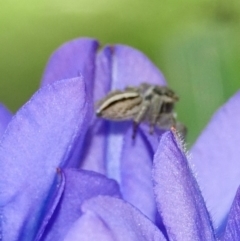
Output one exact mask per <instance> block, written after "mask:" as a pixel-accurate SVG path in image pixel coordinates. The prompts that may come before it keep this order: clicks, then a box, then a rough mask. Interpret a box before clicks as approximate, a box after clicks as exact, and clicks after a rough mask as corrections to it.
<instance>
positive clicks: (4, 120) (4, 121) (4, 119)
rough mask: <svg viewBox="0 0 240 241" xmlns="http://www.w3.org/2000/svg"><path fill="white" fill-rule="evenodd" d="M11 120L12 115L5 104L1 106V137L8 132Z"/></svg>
mask: <svg viewBox="0 0 240 241" xmlns="http://www.w3.org/2000/svg"><path fill="white" fill-rule="evenodd" d="M11 119H12V113H11V112H10V111H9V110H8V109H7V108H6V107H5V106H4V105H3V104H0V137H1V136H2V134H3V133H4V131H5V130H6V127H7V125H8V123H9V122H10V120H11Z"/></svg>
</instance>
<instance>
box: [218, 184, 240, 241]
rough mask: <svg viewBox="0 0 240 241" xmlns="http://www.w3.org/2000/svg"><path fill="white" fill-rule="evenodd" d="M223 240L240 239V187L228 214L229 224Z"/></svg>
mask: <svg viewBox="0 0 240 241" xmlns="http://www.w3.org/2000/svg"><path fill="white" fill-rule="evenodd" d="M221 240H222V241H238V240H240V188H238V191H237V194H236V196H235V198H234V202H233V204H232V207H231V210H230V212H229V215H228V220H227V226H226V229H225V233H224V236H223V238H222V239H221Z"/></svg>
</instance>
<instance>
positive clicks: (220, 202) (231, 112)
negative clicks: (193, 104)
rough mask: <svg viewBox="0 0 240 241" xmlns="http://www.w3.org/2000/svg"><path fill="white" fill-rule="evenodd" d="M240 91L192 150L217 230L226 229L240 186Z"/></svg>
mask: <svg viewBox="0 0 240 241" xmlns="http://www.w3.org/2000/svg"><path fill="white" fill-rule="evenodd" d="M239 106H240V92H238V93H237V94H236V95H235V96H233V97H232V98H231V99H230V100H229V101H228V102H227V103H226V104H225V105H224V106H223V107H221V108H220V109H219V110H218V111H217V113H216V114H215V115H214V116H213V118H212V119H211V121H210V123H209V124H208V126H207V128H206V129H205V131H204V132H203V133H202V134H201V136H200V137H199V139H198V140H197V142H196V144H195V145H194V147H193V148H192V150H191V154H192V164H193V168H194V171H195V172H196V173H197V180H198V183H199V186H200V187H201V191H202V194H203V197H204V199H205V200H206V202H207V207H208V209H209V210H210V214H211V216H212V219H213V222H214V226H215V228H219V229H218V231H219V232H221V229H223V228H224V224H225V223H224V220H225V219H226V216H227V214H228V212H229V210H230V207H231V204H232V201H233V199H234V196H235V193H236V191H237V189H238V186H239V184H240V169H239V168H238V167H239V165H240V158H239V156H240V149H239V143H240V132H239V131H238V130H237V129H236V128H238V126H239V123H240V108H239Z"/></svg>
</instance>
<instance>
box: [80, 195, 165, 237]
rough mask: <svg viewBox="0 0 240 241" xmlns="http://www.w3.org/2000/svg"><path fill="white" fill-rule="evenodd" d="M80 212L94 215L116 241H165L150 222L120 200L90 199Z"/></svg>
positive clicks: (104, 197) (106, 198)
mask: <svg viewBox="0 0 240 241" xmlns="http://www.w3.org/2000/svg"><path fill="white" fill-rule="evenodd" d="M82 211H83V213H84V214H86V213H87V214H89V212H90V213H92V212H93V213H95V215H97V217H99V218H100V219H101V220H102V222H103V223H104V224H105V226H106V227H108V229H109V234H112V235H109V236H110V237H111V236H113V237H114V240H116V241H120V240H124V241H134V240H137V241H142V240H144V241H147V240H149V241H150V240H151V241H152V240H156V241H157V240H158V241H164V240H165V241H166V239H165V238H164V236H163V235H162V233H161V232H160V231H159V230H158V228H157V227H156V226H155V225H154V224H153V223H152V222H151V221H150V220H148V219H147V218H146V217H145V216H144V215H143V214H142V213H141V212H139V211H138V210H137V209H136V208H134V207H133V206H131V205H130V204H128V203H126V202H124V201H123V200H121V199H118V198H113V197H108V196H99V197H96V198H92V199H90V200H88V201H86V202H84V204H83V205H82ZM91 226H93V225H91ZM91 226H90V227H91ZM87 232H89V231H88V230H87ZM100 235H101V234H100ZM100 237H101V236H100ZM110 240H111V239H110Z"/></svg>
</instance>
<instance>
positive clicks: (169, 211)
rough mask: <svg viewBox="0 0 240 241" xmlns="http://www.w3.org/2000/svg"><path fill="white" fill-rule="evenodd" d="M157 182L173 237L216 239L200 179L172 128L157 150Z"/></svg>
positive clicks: (158, 196) (160, 208) (158, 198)
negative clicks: (190, 165)
mask: <svg viewBox="0 0 240 241" xmlns="http://www.w3.org/2000/svg"><path fill="white" fill-rule="evenodd" d="M153 182H154V193H155V195H156V202H157V208H158V211H159V213H160V215H161V216H162V219H163V223H164V225H165V227H166V231H167V234H168V237H169V239H170V240H179V241H180V240H184V241H192V240H194V241H206V240H208V241H210V240H212V241H214V240H215V238H214V234H213V230H212V227H211V222H210V219H209V216H208V213H207V209H206V207H205V203H204V200H203V198H202V196H201V193H200V191H199V188H198V185H197V183H196V180H195V179H194V177H193V175H192V173H191V170H190V168H189V166H188V163H187V159H186V157H185V155H184V153H183V151H182V150H181V147H180V146H179V143H178V142H177V140H176V139H175V137H174V135H173V133H172V132H170V131H168V132H166V133H165V134H163V135H162V138H161V140H160V143H159V146H158V150H157V152H156V154H155V157H154V166H153Z"/></svg>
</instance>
